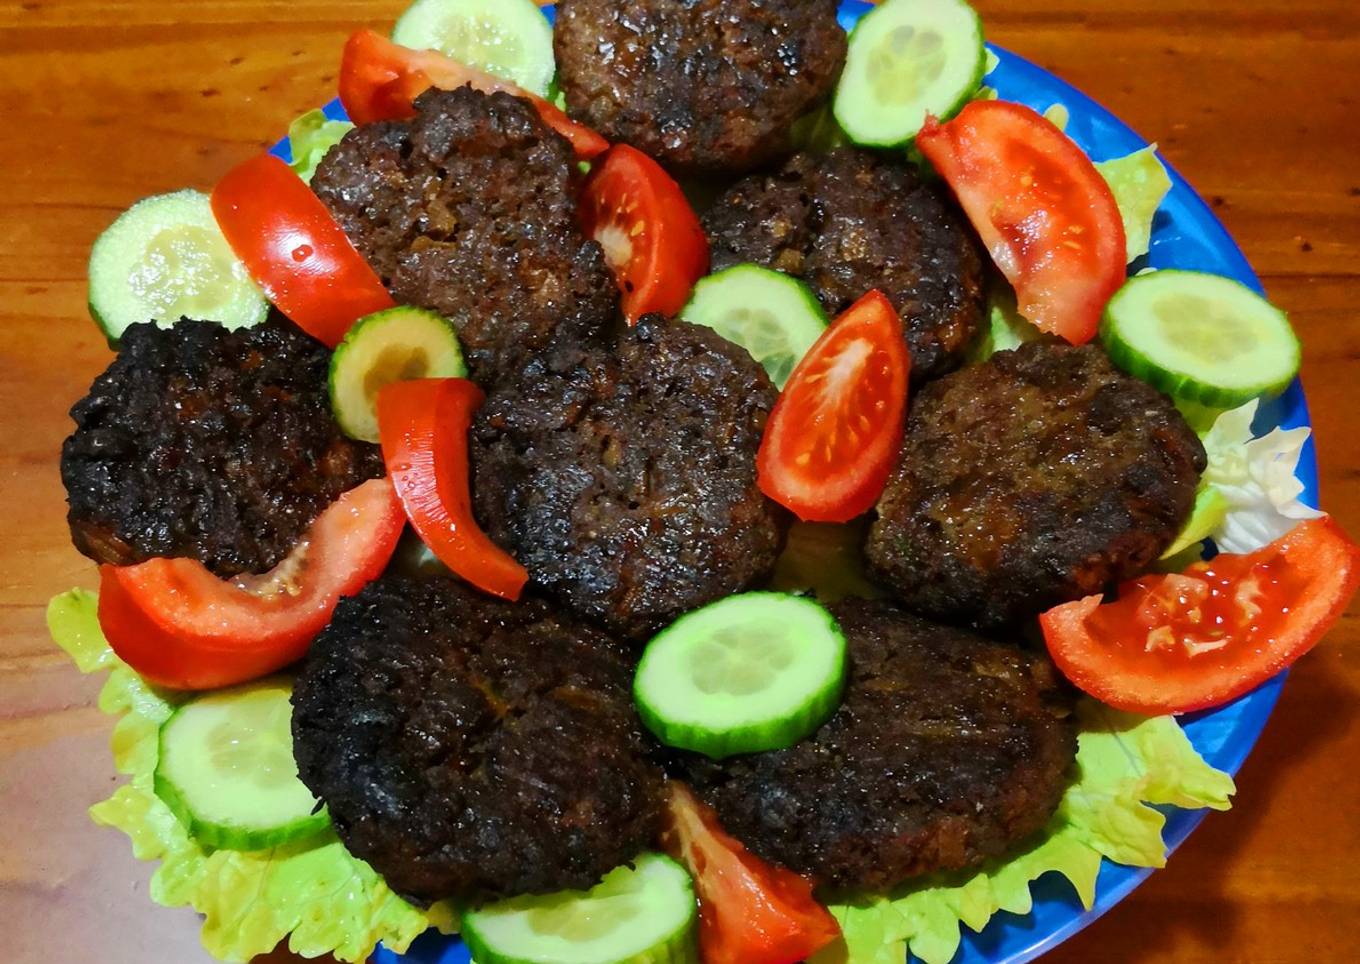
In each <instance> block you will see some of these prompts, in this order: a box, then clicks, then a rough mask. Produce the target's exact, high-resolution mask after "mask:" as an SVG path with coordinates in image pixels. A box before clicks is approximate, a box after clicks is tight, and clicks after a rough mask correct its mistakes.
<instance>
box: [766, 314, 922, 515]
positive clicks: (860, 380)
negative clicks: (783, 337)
mask: <svg viewBox="0 0 1360 964" xmlns="http://www.w3.org/2000/svg"><path fill="white" fill-rule="evenodd" d="M910 374H911V357H910V356H909V355H908V354H907V346H906V342H904V341H903V340H902V319H901V318H900V317H898V314H897V312H896V310H894V308H893V306H892V303H891V302H890V301H888V299H887V298H886V297H884V295H883V294H882V292H879V291H871V292H869V293H868V294H867V295H865V296H864V297H863V298H861V299H860V300H859V301H857V302H855V303H854V304H853V305H851V306H850V307H849V308H847V309H846V310H845V313H844V314H842V315H841V316H840V317H839V318H837V319H836V320H835V321H833V322H832V323H831V325H830V327H828V328H827V329H826V331H824V332H823V333H822V335H821V337H820V338H818V339H817V341H816V342H814V343H813V345H812V347H811V348H810V349H808V352H807V354H806V355H804V356H803V359H802V361H800V362H799V363H798V367H796V368H795V369H794V370H793V374H792V375H790V376H789V380H788V383H787V384H786V385H785V386H784V392H783V394H781V395H780V396H779V401H778V402H777V403H776V404H775V407H774V411H772V412H771V413H770V420H769V422H768V423H767V424H766V426H765V436H764V438H762V439H761V441H760V452H759V454H758V455H757V456H756V477H757V481H758V482H759V484H760V489H761V491H762V492H764V493H765V494H766V495H768V496H769V497H770V498H771V499H774V501H776V502H778V503H779V504H780V505H782V506H784V507H786V508H788V509H790V510H792V511H793V513H794V514H795V515H797V516H798V518H800V519H802V520H803V521H805V522H847V521H849V520H850V519H853V518H854V517H855V516H857V515H861V514H862V513H864V512H867V511H868V510H869V509H871V508H872V507H873V505H874V503H875V502H877V501H878V497H879V495H881V494H882V492H883V486H884V485H885V484H886V483H887V481H888V473H889V472H891V471H892V464H893V460H894V459H895V458H896V456H897V450H898V446H899V445H900V444H901V441H902V419H903V416H904V414H905V412H906V407H907V377H908V376H909V375H910Z"/></svg>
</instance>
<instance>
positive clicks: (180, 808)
mask: <svg viewBox="0 0 1360 964" xmlns="http://www.w3.org/2000/svg"><path fill="white" fill-rule="evenodd" d="M191 705H192V702H190V703H186V704H185V706H191ZM183 708H184V707H181V708H180V709H179V710H176V711H175V712H174V713H172V714H171V716H170V719H168V720H166V721H165V722H164V723H162V724H161V730H160V733H159V734H157V737H156V753H157V763H156V770H155V772H154V774H153V775H152V786H153V789H154V790H155V791H156V796H157V797H159V798H160V800H161V802H162V803H164V804H165V805H166V807H168V808H169V809H170V812H171V813H173V814H174V815H175V819H177V820H178V821H179V822H180V825H181V826H183V827H184V829H185V830H186V831H188V833H189V836H191V837H193V838H194V840H195V841H197V842H198V843H201V844H204V845H205V846H208V847H213V848H216V849H218V850H268V849H269V848H270V847H277V846H279V845H280V844H285V843H292V842H293V841H296V840H302V839H305V838H307V837H311V836H315V835H316V834H318V833H320V832H321V831H323V830H325V829H326V828H327V827H329V826H330V825H331V818H330V814H328V813H327V812H326V808H325V807H322V808H321V809H320V810H319V811H317V812H316V813H313V814H309V815H308V816H306V817H301V818H299V819H297V820H294V821H292V822H291V823H286V824H283V825H281V826H277V827H268V828H266V829H263V830H257V829H252V828H248V827H239V826H231V825H229V824H223V823H214V822H213V821H210V820H200V819H199V818H198V817H196V816H194V811H193V808H191V807H190V806H189V803H188V801H187V800H185V798H184V795H183V794H182V793H181V792H180V789H179V787H178V786H176V785H175V782H174V781H173V780H171V779H170V778H169V777H167V776H166V775H165V774H164V773H162V772H161V767H162V765H163V761H164V760H165V758H166V754H165V734H166V733H167V732H168V731H169V729H170V724H171V723H172V722H174V719H175V717H176V716H178V715H179V713H180V712H181V710H183Z"/></svg>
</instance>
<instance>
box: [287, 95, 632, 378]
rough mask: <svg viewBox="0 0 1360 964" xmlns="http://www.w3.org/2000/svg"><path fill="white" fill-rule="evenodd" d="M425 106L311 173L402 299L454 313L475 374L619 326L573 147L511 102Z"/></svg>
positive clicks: (371, 129)
mask: <svg viewBox="0 0 1360 964" xmlns="http://www.w3.org/2000/svg"><path fill="white" fill-rule="evenodd" d="M416 108H417V110H418V114H417V115H416V116H415V117H414V118H412V119H411V120H409V121H395V122H384V123H377V124H367V125H365V126H363V127H360V128H358V129H356V130H353V131H351V132H350V133H349V134H347V135H346V136H345V139H344V140H343V141H341V142H340V144H339V145H338V146H337V147H335V148H334V149H332V150H331V152H330V153H329V154H327V155H326V158H325V160H323V161H322V162H321V165H320V166H319V167H318V168H317V172H316V176H315V177H314V178H313V179H312V189H313V190H314V191H316V193H317V196H318V197H320V198H321V200H322V202H323V203H324V204H325V205H326V207H327V208H329V209H330V212H331V214H333V215H334V216H335V218H336V220H337V221H339V223H340V225H341V227H343V228H344V229H345V234H346V235H348V236H349V239H350V240H351V241H352V242H353V243H354V246H355V247H356V248H358V249H359V251H360V253H361V254H363V256H364V257H365V258H366V259H367V260H368V263H369V264H371V265H372V266H373V269H374V270H375V271H377V273H378V274H379V276H380V277H381V278H382V280H383V283H384V284H386V285H387V287H388V289H389V290H390V291H391V292H392V295H393V297H395V298H396V299H397V301H399V302H401V303H402V304H412V305H419V306H421V307H424V308H429V309H430V310H432V311H436V312H438V313H439V314H441V315H444V316H445V317H447V318H448V319H450V320H451V321H452V322H453V324H454V325H455V326H456V327H457V329H458V337H459V339H460V340H461V342H462V346H463V353H464V355H465V356H466V357H467V360H468V364H469V366H470V367H471V370H472V374H473V377H475V378H478V379H488V378H490V377H493V376H494V374H495V372H496V370H498V368H500V367H501V366H502V365H508V364H513V363H514V362H516V361H517V360H518V359H519V358H520V357H521V356H523V355H524V354H526V353H530V352H533V351H536V350H538V349H541V348H542V347H543V346H544V345H545V344H547V342H548V341H549V340H551V339H552V338H553V337H554V336H555V335H556V334H559V333H561V334H565V335H567V336H569V337H573V338H585V337H590V336H591V335H593V334H594V333H595V332H596V331H597V330H599V329H600V328H601V327H603V326H605V325H607V324H609V323H610V322H611V321H612V318H613V315H614V309H615V306H616V305H617V302H618V289H617V287H616V286H615V283H614V279H613V276H612V275H611V274H610V273H609V269H608V267H607V266H606V264H605V260H604V252H603V251H602V249H601V248H600V246H599V245H598V244H596V243H595V242H594V241H592V240H588V239H587V238H586V237H585V236H584V235H583V234H582V233H581V230H580V228H579V227H578V226H577V218H576V204H577V202H576V192H577V188H578V186H579V185H578V179H579V173H578V171H577V169H576V162H575V159H574V157H573V155H572V151H571V147H570V146H569V145H568V144H567V142H566V141H565V140H564V139H563V138H562V137H561V136H559V135H558V134H557V133H555V132H554V131H553V130H551V129H550V128H549V127H548V126H547V125H546V124H544V123H543V122H542V121H541V120H540V119H539V117H538V115H537V113H535V112H534V110H533V108H531V107H530V106H529V105H528V103H527V102H526V101H523V100H519V99H517V98H514V97H511V96H510V95H508V94H503V93H496V94H491V95H487V94H482V93H479V92H477V91H474V90H472V89H471V88H469V87H462V88H459V89H457V90H453V91H440V90H434V91H430V92H428V93H426V94H424V95H422V96H421V97H420V98H419V99H418V100H417V101H416Z"/></svg>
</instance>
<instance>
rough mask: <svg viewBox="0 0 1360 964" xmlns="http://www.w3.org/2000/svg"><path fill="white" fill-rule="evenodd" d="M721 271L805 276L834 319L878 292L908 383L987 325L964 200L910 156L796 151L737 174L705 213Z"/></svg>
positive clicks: (957, 353) (958, 357) (949, 366)
mask: <svg viewBox="0 0 1360 964" xmlns="http://www.w3.org/2000/svg"><path fill="white" fill-rule="evenodd" d="M703 224H704V230H705V231H706V232H707V234H708V237H709V242H710V244H711V245H712V250H713V268H714V270H715V271H716V270H720V269H722V268H727V267H731V266H732V265H734V264H741V263H743V262H752V263H755V264H759V265H764V266H765V267H768V268H777V269H778V270H780V271H783V272H785V273H787V274H791V275H793V276H795V277H798V278H802V279H803V280H804V281H806V282H807V283H808V285H809V286H810V287H811V288H812V290H813V291H814V292H815V293H816V295H817V298H818V299H819V300H820V301H821V303H822V307H823V308H825V309H826V312H827V314H828V315H830V316H832V317H835V316H836V315H838V314H840V313H841V312H842V311H844V310H845V309H846V308H848V307H850V305H851V304H852V303H853V302H854V301H856V300H857V299H858V298H859V297H860V296H861V295H864V294H865V293H867V292H869V291H872V290H873V289H875V288H877V289H879V290H880V291H882V292H883V293H884V294H885V295H887V296H888V299H889V300H890V301H892V303H893V305H894V306H895V307H896V308H897V310H898V312H899V313H900V314H901V315H902V321H903V324H904V326H905V329H906V338H907V346H908V348H910V350H911V364H912V371H911V375H912V383H913V384H917V385H919V384H920V383H922V382H923V381H925V380H927V379H930V378H934V377H936V376H938V375H942V374H944V373H945V372H948V371H952V370H953V369H955V368H957V367H958V366H959V364H960V363H961V362H962V360H963V356H964V354H965V352H966V351H967V349H968V346H969V344H970V343H971V342H972V341H973V340H974V339H975V338H977V336H978V334H979V333H980V332H981V330H982V324H983V311H984V300H985V293H984V275H983V263H984V262H983V258H982V252H981V249H980V248H979V246H978V243H977V241H976V240H975V239H974V237H973V233H972V231H971V229H970V228H969V227H968V224H967V221H966V220H965V219H964V217H963V215H962V213H961V212H960V211H959V210H958V207H957V205H956V204H955V203H954V202H953V200H952V199H950V198H949V196H948V195H947V194H946V193H945V192H944V191H943V190H942V189H941V188H939V187H937V186H934V185H931V184H927V183H925V182H924V181H922V179H921V177H920V175H919V174H917V172H916V170H915V169H914V168H913V167H911V166H910V165H909V164H907V163H906V162H905V161H896V160H891V159H889V158H888V157H886V156H884V155H879V154H872V153H870V152H868V151H861V150H856V149H853V148H841V149H839V150H835V151H832V152H831V153H829V154H824V155H812V154H797V155H795V156H794V157H792V158H790V159H789V161H788V163H786V164H785V165H784V166H783V167H782V168H781V169H780V170H778V171H777V172H775V173H773V174H755V175H752V176H750V177H748V178H745V179H743V180H741V181H738V182H737V183H736V184H734V185H733V186H732V187H731V188H729V189H728V190H727V191H726V193H724V194H723V195H722V196H721V197H720V198H719V199H718V201H717V203H716V204H714V205H713V207H711V208H710V209H709V210H708V211H707V212H706V213H705V214H704V218H703Z"/></svg>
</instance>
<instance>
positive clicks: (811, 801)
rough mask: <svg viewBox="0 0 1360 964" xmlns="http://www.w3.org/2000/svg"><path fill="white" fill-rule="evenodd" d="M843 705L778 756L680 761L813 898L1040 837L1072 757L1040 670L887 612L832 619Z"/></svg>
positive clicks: (1055, 685)
mask: <svg viewBox="0 0 1360 964" xmlns="http://www.w3.org/2000/svg"><path fill="white" fill-rule="evenodd" d="M832 614H833V615H834V616H835V617H836V619H837V621H838V622H839V623H840V626H841V629H842V630H843V631H844V633H845V636H846V642H847V645H848V650H847V652H848V659H849V670H848V675H847V687H846V693H845V699H844V702H843V703H842V704H841V707H840V709H839V710H837V712H836V714H835V715H834V716H833V717H832V718H831V719H830V720H829V721H828V722H827V723H826V724H824V725H823V726H822V727H821V728H820V729H819V730H817V731H816V732H815V733H814V734H813V735H812V736H810V737H809V738H807V739H806V740H804V741H803V742H801V743H797V744H795V745H794V746H792V747H790V748H788V749H786V750H777V751H774V752H770V753H757V754H753V755H751V756H744V757H733V758H731V759H728V760H724V761H712V760H708V759H707V758H703V757H697V756H690V755H685V757H684V758H683V759H681V760H679V761H678V762H677V769H678V772H679V774H680V775H682V776H684V777H686V778H688V779H689V780H690V781H691V782H692V783H693V785H694V786H695V788H696V790H698V792H699V794H700V795H701V796H702V797H703V798H704V799H705V800H707V801H708V802H709V803H710V804H712V805H713V806H714V807H715V808H716V809H717V811H718V815H719V817H720V818H721V820H722V823H723V826H724V828H725V829H726V830H727V831H728V832H729V833H731V834H732V835H733V836H734V837H736V838H737V839H738V840H740V841H741V842H742V843H744V844H746V846H747V847H749V848H751V849H752V850H753V851H754V852H755V853H757V854H759V855H760V856H761V857H764V858H765V859H767V860H773V861H776V862H778V863H781V864H783V865H785V866H786V867H790V868H792V869H793V870H795V871H797V872H799V873H801V874H805V875H807V876H809V877H811V878H812V879H813V881H814V882H815V883H816V884H817V885H818V886H821V887H827V888H833V889H849V890H866V891H872V892H875V893H882V892H884V891H887V890H890V889H891V888H893V887H895V886H896V885H898V884H900V883H902V882H903V881H906V880H909V879H911V878H912V877H916V876H919V875H921V874H927V873H932V872H934V871H941V870H959V869H962V868H967V867H976V866H977V865H978V864H980V863H982V862H983V861H984V860H987V859H989V858H991V857H996V856H999V855H1001V854H1004V853H1006V852H1007V851H1008V850H1009V849H1010V848H1011V847H1013V846H1014V845H1015V844H1017V843H1019V842H1021V841H1022V840H1024V839H1025V838H1026V837H1028V836H1029V835H1031V834H1033V833H1035V832H1037V831H1038V830H1039V829H1041V828H1042V827H1043V826H1044V824H1045V823H1046V822H1047V821H1048V819H1049V817H1050V816H1051V815H1052V814H1053V812H1054V810H1055V809H1056V808H1057V805H1058V801H1059V799H1060V798H1061V797H1062V794H1063V791H1064V790H1065V789H1066V787H1067V783H1068V780H1069V771H1070V769H1071V766H1072V763H1073V760H1074V758H1075V755H1076V732H1075V726H1074V724H1073V723H1072V722H1071V721H1070V719H1069V716H1070V711H1071V705H1070V702H1069V696H1068V692H1067V690H1066V689H1065V688H1064V687H1063V686H1062V684H1061V683H1060V681H1059V677H1058V675H1057V673H1056V671H1055V670H1054V668H1053V666H1052V664H1050V663H1049V662H1048V660H1047V658H1046V657H1044V656H1042V655H1040V654H1037V653H1032V652H1026V651H1025V650H1022V649H1020V648H1018V647H1014V646H1007V645H1003V644H1001V643H996V642H992V641H990V640H987V639H985V638H983V637H981V636H978V635H975V634H973V633H971V632H968V631H966V630H960V629H954V628H950V627H945V626H939V625H936V624H933V623H929V622H926V621H925V620H922V619H919V618H917V617H915V616H912V615H910V614H908V613H906V612H904V611H903V610H901V609H899V608H898V607H896V606H895V605H894V604H892V603H889V602H881V601H880V602H869V601H866V600H847V601H845V602H842V603H840V604H838V605H837V606H834V607H832Z"/></svg>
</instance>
